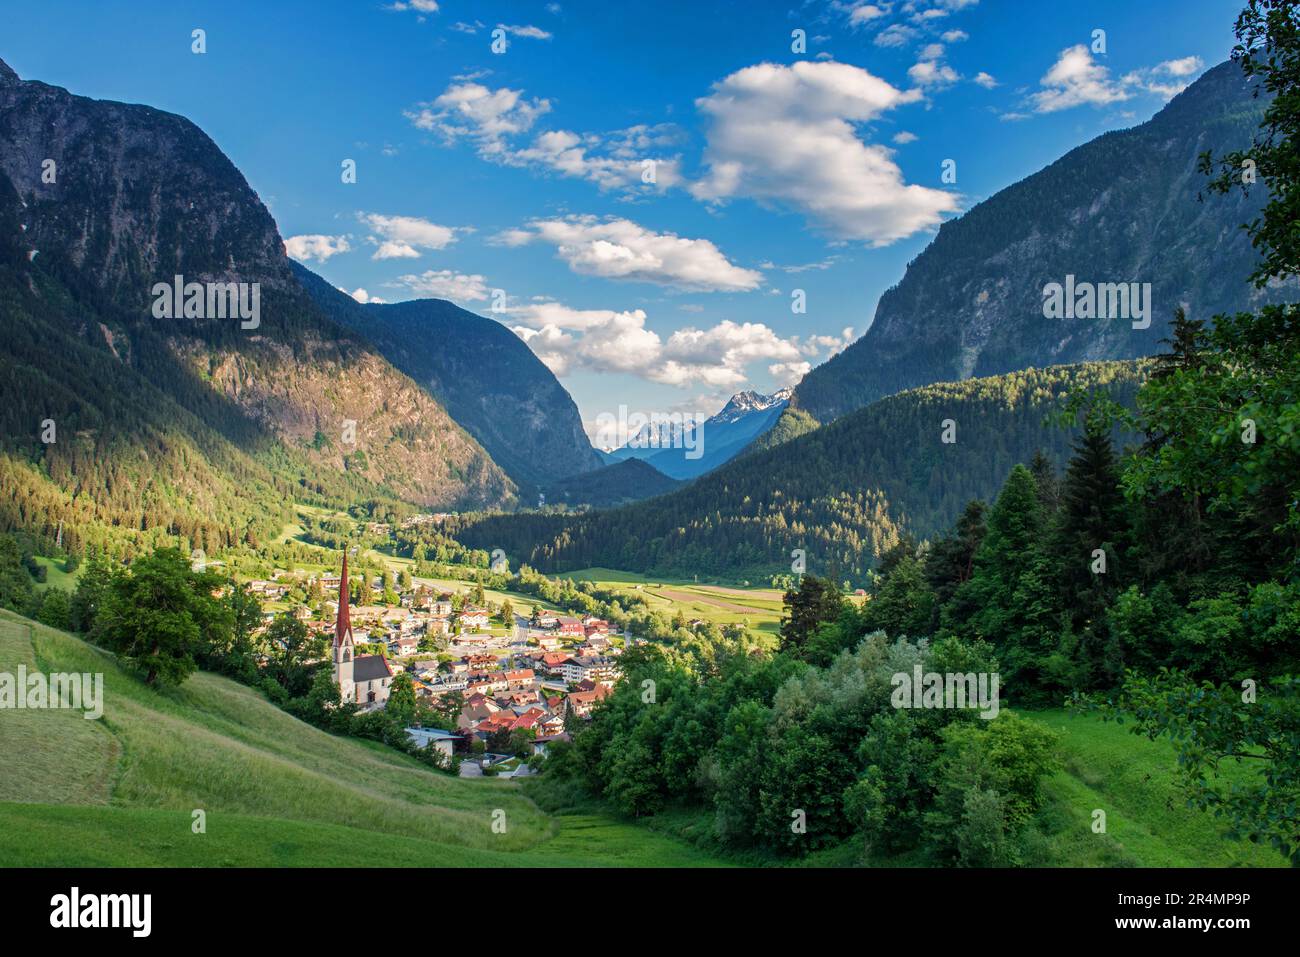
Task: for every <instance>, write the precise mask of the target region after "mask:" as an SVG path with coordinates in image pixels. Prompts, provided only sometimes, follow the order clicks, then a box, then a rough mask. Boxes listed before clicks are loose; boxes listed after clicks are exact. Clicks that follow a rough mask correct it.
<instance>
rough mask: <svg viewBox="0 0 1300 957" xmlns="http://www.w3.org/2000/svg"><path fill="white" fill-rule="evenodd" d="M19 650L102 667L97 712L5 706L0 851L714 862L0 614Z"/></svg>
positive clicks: (68, 664) (465, 862)
mask: <svg viewBox="0 0 1300 957" xmlns="http://www.w3.org/2000/svg"><path fill="white" fill-rule="evenodd" d="M20 664H24V665H26V666H27V668H28V669H29V670H30V669H39V670H41V671H44V672H55V671H69V672H70V671H77V672H92V673H94V672H102V673H103V675H104V682H105V688H104V714H103V717H102V718H101V719H99V720H97V721H90V720H86V719H85V718H84V717H83V716H82V715H81V713H80V712H73V711H65V710H43V711H12V710H6V711H2V712H0V762H2V764H3V767H4V768H5V772H6V773H4V774H3V775H0V865H8V866H57V865H70V864H86V865H121V866H126V865H141V866H150V865H160V866H161V865H167V866H258V865H301V866H318V865H356V866H366V865H370V866H380V865H409V866H476V865H493V866H534V867H536V866H665V867H667V866H700V865H710V864H717V863H720V862H719V861H718V860H717V859H716V858H714V857H712V856H710V855H708V854H706V853H704V852H703V851H700V850H697V849H696V848H694V847H691V846H689V845H687V844H686V843H684V842H682V841H678V840H675V839H673V838H672V837H670V836H666V835H662V834H657V833H655V832H653V831H650V830H648V829H646V828H643V827H639V826H637V825H634V824H630V823H625V822H622V821H619V820H616V819H615V818H613V817H610V816H607V815H603V814H598V813H597V814H592V813H583V814H569V815H564V814H558V815H557V814H548V813H546V812H544V811H542V810H541V809H540V808H539V807H538V806H537V805H536V804H535V803H534V802H533V801H532V800H531V799H529V798H528V797H527V796H526V795H525V794H524V793H523V792H522V790H521V789H520V787H519V785H518V784H517V783H515V782H512V781H509V780H494V779H458V778H452V777H449V776H447V775H444V774H440V773H437V772H434V771H431V770H430V769H429V768H427V767H426V766H424V765H422V764H419V763H418V762H416V761H414V760H412V759H410V758H408V757H406V756H405V755H401V754H398V753H396V752H394V751H392V750H390V749H388V748H385V747H383V746H381V745H378V744H373V743H369V742H363V741H358V740H353V739H346V738H338V737H334V736H332V735H329V734H326V733H324V732H322V731H320V730H318V729H316V728H314V727H312V726H310V725H307V724H304V723H303V722H301V721H298V720H297V719H296V718H293V717H292V716H290V715H288V714H286V713H285V712H283V711H280V710H279V709H277V708H275V707H274V706H273V705H271V704H270V703H269V702H267V701H266V700H265V699H264V698H263V697H262V696H261V694H260V693H258V692H256V691H254V690H252V689H250V688H247V687H244V686H243V685H239V684H237V683H235V682H232V681H230V680H228V679H226V678H222V677H218V676H216V675H211V674H205V673H202V672H200V673H198V674H196V675H194V676H193V677H191V678H190V679H189V680H188V681H186V682H185V684H184V685H182V686H181V687H180V688H175V689H168V690H162V691H155V690H152V689H149V688H146V687H145V686H144V685H143V684H142V683H141V682H140V681H139V680H138V679H137V678H136V677H135V676H133V675H131V674H129V673H127V672H124V671H123V670H121V669H120V668H119V667H118V666H117V665H116V664H115V662H114V660H113V659H112V657H111V656H109V655H107V654H105V653H103V652H101V651H99V650H98V649H96V648H94V647H92V646H90V645H88V644H86V643H85V642H83V641H81V640H79V639H77V638H74V637H72V636H70V635H67V634H64V633H62V632H58V631H54V630H52V629H49V628H45V627H43V626H41V625H37V624H34V623H31V622H28V621H27V620H25V619H22V618H19V617H18V616H17V615H13V614H10V613H8V612H0V671H8V672H11V673H13V672H15V671H16V670H17V667H18V666H19V665H20ZM195 810H202V811H204V812H205V815H206V821H205V824H206V833H202V834H195V833H193V832H192V829H191V825H192V821H193V819H194V818H193V812H194V811H195ZM497 812H501V813H497ZM494 814H495V816H496V819H497V820H500V819H501V814H504V821H505V830H504V833H497V832H495V831H494V830H493V827H492V824H493V820H494Z"/></svg>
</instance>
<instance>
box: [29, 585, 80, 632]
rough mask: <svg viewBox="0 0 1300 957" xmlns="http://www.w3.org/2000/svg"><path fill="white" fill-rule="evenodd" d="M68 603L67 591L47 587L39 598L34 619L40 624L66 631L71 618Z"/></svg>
mask: <svg viewBox="0 0 1300 957" xmlns="http://www.w3.org/2000/svg"><path fill="white" fill-rule="evenodd" d="M69 605H70V603H69V601H68V593H67V592H65V591H64V590H63V589H62V588H47V589H45V594H44V595H43V596H42V598H41V607H40V611H38V612H37V614H36V620H37V621H39V622H40V623H41V624H42V625H49V626H50V627H51V628H58V629H59V630H61V631H66V630H67V629H68V627H69V622H70V620H71V618H72V614H71V608H70V607H69Z"/></svg>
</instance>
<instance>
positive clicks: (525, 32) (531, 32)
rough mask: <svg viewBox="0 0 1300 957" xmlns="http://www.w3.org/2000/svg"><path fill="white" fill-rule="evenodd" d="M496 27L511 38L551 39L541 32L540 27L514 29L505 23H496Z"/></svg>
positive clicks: (546, 33) (549, 35)
mask: <svg viewBox="0 0 1300 957" xmlns="http://www.w3.org/2000/svg"><path fill="white" fill-rule="evenodd" d="M497 27H498V28H499V29H501V30H504V31H506V33H508V34H510V35H511V36H512V37H527V38H528V39H530V40H549V39H551V34H549V33H548V32H546V31H545V30H543V29H542V28H541V27H534V26H531V25H529V26H522V27H516V26H511V25H509V24H506V23H498V24H497Z"/></svg>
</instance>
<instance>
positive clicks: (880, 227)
mask: <svg viewBox="0 0 1300 957" xmlns="http://www.w3.org/2000/svg"><path fill="white" fill-rule="evenodd" d="M921 97H922V92H921V91H920V90H911V91H908V92H903V91H901V90H898V89H896V88H894V87H893V86H891V85H890V84H889V83H887V82H885V81H884V80H882V79H880V78H878V77H875V76H873V75H871V74H870V73H868V72H867V71H866V70H863V69H861V68H859V67H856V66H851V65H849V64H845V63H833V62H818V63H813V62H798V63H795V64H793V65H791V66H784V65H780V64H774V63H763V64H759V65H757V66H751V67H747V68H745V69H743V70H740V71H738V72H736V73H733V74H731V75H730V76H728V77H726V78H725V79H723V80H721V81H719V82H718V83H715V84H714V86H713V91H712V92H711V93H710V94H709V95H708V96H706V97H703V98H701V99H699V100H696V105H697V107H698V108H699V109H700V111H701V112H702V113H704V114H705V115H706V116H708V117H709V119H710V124H709V128H708V132H707V137H708V146H707V148H706V151H705V156H704V158H705V161H706V163H707V165H708V167H709V169H708V173H707V174H706V175H705V176H704V177H703V178H702V179H701V180H699V181H698V182H696V183H695V184H693V186H692V187H691V192H692V194H693V195H694V196H695V197H696V198H697V199H701V200H706V201H711V202H721V201H725V200H727V199H730V198H733V197H741V196H745V197H750V198H753V199H757V200H759V201H771V202H775V203H778V204H781V205H786V206H790V207H793V208H795V209H798V210H800V211H801V212H803V213H804V214H805V215H806V216H807V217H808V218H809V219H811V220H813V221H815V222H816V223H818V224H819V225H820V226H822V227H823V228H825V229H826V230H827V231H829V232H830V233H832V234H834V235H835V236H837V237H839V238H842V239H858V240H866V241H869V242H871V243H872V244H873V245H877V246H883V245H887V244H888V243H891V242H894V241H895V240H898V239H902V238H903V237H905V236H910V235H911V234H913V233H915V232H917V231H918V230H921V229H925V228H928V227H931V226H934V225H937V224H938V223H939V221H940V219H941V216H942V214H943V213H945V212H954V211H956V209H957V200H956V198H955V197H954V196H953V195H952V194H951V193H947V192H944V191H942V190H937V189H930V188H928V187H924V186H917V185H907V184H905V183H904V182H903V175H902V171H901V170H900V169H899V168H898V166H897V165H896V164H895V163H894V161H893V159H892V152H891V151H890V150H889V149H888V148H887V147H885V146H880V145H874V144H868V143H864V142H863V141H862V140H860V139H858V136H857V132H856V127H855V124H861V123H865V122H867V121H869V120H873V119H875V118H876V117H877V116H879V115H880V114H881V113H883V112H885V111H886V110H891V109H894V108H895V107H898V106H901V105H904V104H907V103H913V102H917V101H919V100H920V99H921Z"/></svg>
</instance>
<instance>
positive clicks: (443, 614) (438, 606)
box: [429, 595, 451, 618]
mask: <svg viewBox="0 0 1300 957" xmlns="http://www.w3.org/2000/svg"><path fill="white" fill-rule="evenodd" d="M429 611H431V612H433V613H434V614H435V615H437V616H438V617H439V618H450V617H451V596H450V595H440V596H438V599H437V601H433V602H430V603H429Z"/></svg>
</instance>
